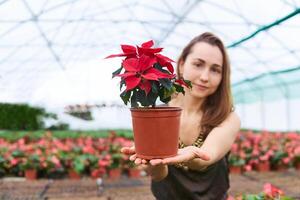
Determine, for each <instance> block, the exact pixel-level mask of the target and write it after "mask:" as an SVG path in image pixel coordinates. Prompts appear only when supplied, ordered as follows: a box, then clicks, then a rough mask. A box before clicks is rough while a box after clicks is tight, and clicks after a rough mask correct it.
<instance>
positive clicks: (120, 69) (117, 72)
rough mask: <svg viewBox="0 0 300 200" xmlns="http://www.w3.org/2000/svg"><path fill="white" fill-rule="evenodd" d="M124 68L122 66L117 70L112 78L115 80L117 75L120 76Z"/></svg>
mask: <svg viewBox="0 0 300 200" xmlns="http://www.w3.org/2000/svg"><path fill="white" fill-rule="evenodd" d="M122 69H123V67H122V66H121V67H120V68H119V69H117V70H116V71H114V72H113V73H112V78H114V77H115V76H116V75H118V74H120V73H121V71H122Z"/></svg>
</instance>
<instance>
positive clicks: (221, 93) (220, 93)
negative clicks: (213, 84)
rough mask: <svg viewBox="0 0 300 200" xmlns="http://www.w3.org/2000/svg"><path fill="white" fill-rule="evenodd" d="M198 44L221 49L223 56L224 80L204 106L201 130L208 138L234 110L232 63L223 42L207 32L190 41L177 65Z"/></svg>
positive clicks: (178, 70) (202, 108) (182, 61)
mask: <svg viewBox="0 0 300 200" xmlns="http://www.w3.org/2000/svg"><path fill="white" fill-rule="evenodd" d="M198 42H205V43H208V44H210V45H212V46H216V47H218V48H219V49H220V51H221V53H222V55H223V66H222V67H223V70H222V79H221V82H220V84H219V86H218V88H217V90H216V91H215V92H214V93H213V94H211V95H210V96H208V97H207V98H206V100H205V101H204V103H203V104H202V107H201V110H202V111H203V115H202V119H201V123H200V128H201V132H202V133H203V134H204V136H205V137H206V136H207V135H208V133H209V132H210V131H211V130H212V129H213V128H214V127H216V126H218V125H219V124H221V123H222V122H223V121H224V120H225V119H226V117H227V116H228V115H229V113H230V112H232V110H233V103H232V95H231V89H230V63H229V58H228V55H227V52H226V49H225V47H224V44H223V42H222V41H221V40H220V39H219V38H218V37H217V36H215V35H214V34H212V33H209V32H206V33H203V34H201V35H199V36H197V37H195V38H194V39H192V40H191V41H190V43H189V44H188V45H187V46H186V47H185V48H184V49H183V51H182V53H181V55H180V56H179V59H178V61H177V65H181V64H183V63H184V62H185V61H186V58H187V56H188V55H189V54H190V53H191V51H192V48H193V46H194V45H195V44H197V43H198ZM177 75H178V76H179V78H182V77H180V76H181V73H180V69H179V66H177Z"/></svg>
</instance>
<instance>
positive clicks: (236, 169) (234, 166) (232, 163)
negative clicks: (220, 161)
mask: <svg viewBox="0 0 300 200" xmlns="http://www.w3.org/2000/svg"><path fill="white" fill-rule="evenodd" d="M228 162H229V170H230V173H234V174H240V173H242V166H244V165H245V164H246V162H245V159H244V158H242V157H241V156H240V155H239V154H237V153H231V154H230V155H229V159H228Z"/></svg>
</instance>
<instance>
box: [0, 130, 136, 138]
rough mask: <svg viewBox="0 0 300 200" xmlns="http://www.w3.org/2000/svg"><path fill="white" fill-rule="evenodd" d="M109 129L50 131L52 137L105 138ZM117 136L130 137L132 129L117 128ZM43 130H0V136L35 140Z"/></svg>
mask: <svg viewBox="0 0 300 200" xmlns="http://www.w3.org/2000/svg"><path fill="white" fill-rule="evenodd" d="M110 131H111V130H99V131H72V130H63V131H51V132H52V135H53V137H55V138H58V139H65V138H78V137H82V136H83V137H85V136H86V137H87V136H90V137H92V138H106V137H108V136H109V133H110ZM114 132H116V134H117V136H120V137H125V138H129V139H132V138H133V133H132V130H125V129H119V130H116V131H114ZM45 133H46V132H45V130H39V131H0V138H4V139H6V140H8V141H16V140H18V139H20V138H23V137H28V138H29V139H31V140H36V139H39V138H41V137H43V136H44V134H45Z"/></svg>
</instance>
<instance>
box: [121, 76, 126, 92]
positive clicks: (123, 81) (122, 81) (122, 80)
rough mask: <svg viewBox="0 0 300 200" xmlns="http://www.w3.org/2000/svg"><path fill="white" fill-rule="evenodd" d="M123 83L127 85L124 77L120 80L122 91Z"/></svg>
mask: <svg viewBox="0 0 300 200" xmlns="http://www.w3.org/2000/svg"><path fill="white" fill-rule="evenodd" d="M123 85H125V80H124V79H123V78H122V79H121V82H120V91H121V90H122V87H123Z"/></svg>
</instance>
